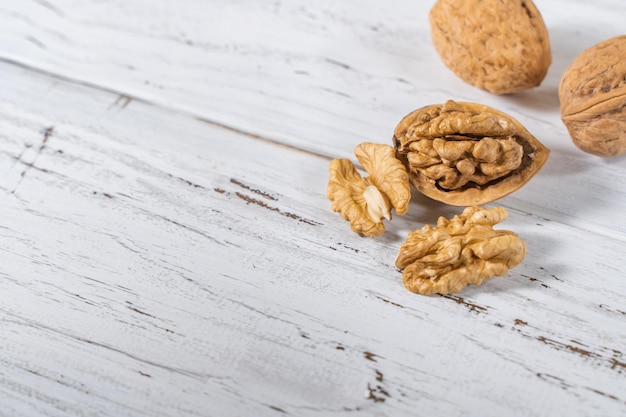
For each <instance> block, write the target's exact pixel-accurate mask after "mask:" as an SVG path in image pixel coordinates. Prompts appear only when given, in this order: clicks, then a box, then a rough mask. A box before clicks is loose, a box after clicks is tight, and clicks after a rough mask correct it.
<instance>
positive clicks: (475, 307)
mask: <svg viewBox="0 0 626 417" xmlns="http://www.w3.org/2000/svg"><path fill="white" fill-rule="evenodd" d="M439 295H440V296H441V297H443V298H447V299H448V300H452V301H454V302H456V303H457V304H461V305H464V306H465V307H467V308H468V309H469V311H471V312H475V313H477V314H480V313H485V312H486V311H487V307H483V306H480V305H478V304H474V303H470V302H468V301H465V299H464V298H463V297H459V296H457V295H451V294H439Z"/></svg>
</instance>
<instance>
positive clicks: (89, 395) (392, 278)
mask: <svg viewBox="0 0 626 417" xmlns="http://www.w3.org/2000/svg"><path fill="white" fill-rule="evenodd" d="M432 4H433V1H432V0H428V1H423V0H420V1H401V0H389V1H385V2H381V1H373V0H367V1H360V2H356V1H337V0H320V1H315V2H312V1H305V0H291V1H280V0H275V1H265V2H263V1H255V0H237V1H226V0H222V1H218V0H213V1H211V0H183V1H174V0H150V1H148V0H143V1H141V0H134V1H128V0H108V1H103V0H88V1H77V0H19V1H18V0H5V1H3V2H1V3H0V18H1V22H2V25H1V26H0V74H1V77H0V201H1V204H0V297H1V298H0V299H1V302H0V415H2V416H116V417H117V416H282V415H291V416H339V415H349V416H390V417H398V416H448V417H453V416H618V415H626V297H625V296H626V272H625V271H626V256H625V255H626V157H615V158H610V159H602V158H599V157H595V156H592V155H588V154H585V153H583V152H581V151H579V150H578V149H577V148H576V147H575V146H574V145H573V144H572V142H571V141H570V139H569V136H568V135H567V132H566V129H565V127H564V126H563V124H562V123H561V121H560V118H559V110H558V106H559V103H558V97H557V95H556V87H557V85H558V82H559V79H560V76H561V74H562V72H563V70H564V69H565V67H566V66H567V65H568V64H569V62H571V60H572V59H573V58H574V57H575V56H577V55H578V53H580V52H581V51H582V50H583V49H585V48H587V47H589V46H591V45H593V44H595V43H597V42H599V41H602V40H604V39H607V38H609V37H613V36H616V35H619V34H622V33H624V32H626V23H625V22H626V2H624V1H623V0H598V1H594V2H592V3H590V2H589V1H582V0H575V1H566V0H537V2H536V4H537V6H538V7H539V9H540V10H541V12H542V14H543V17H544V20H545V22H546V25H547V26H548V29H549V31H550V36H551V43H552V51H553V57H554V59H553V63H552V66H551V67H550V71H549V73H548V75H547V77H546V79H545V80H544V82H543V84H542V85H541V87H539V88H536V89H533V90H531V91H528V92H525V93H522V94H518V95H514V96H505V97H501V96H493V95H490V94H488V93H485V92H482V91H480V90H478V89H476V88H473V87H471V86H469V85H466V84H464V83H463V82H462V81H460V80H459V79H458V78H456V77H455V76H454V75H453V74H452V73H451V72H450V71H449V70H447V69H446V68H445V67H444V65H443V64H442V62H441V61H440V60H439V58H438V57H437V55H436V52H435V50H434V48H433V46H432V43H431V40H430V34H429V27H428V20H427V14H428V11H429V9H430V7H431V6H432ZM447 99H457V100H462V101H474V102H479V103H483V104H487V105H490V106H493V107H495V108H498V109H500V110H502V111H505V112H507V113H509V114H510V115H511V116H513V117H515V118H517V119H518V120H519V121H520V122H522V124H524V125H525V126H526V127H527V128H528V129H529V130H530V131H531V132H532V133H533V134H534V135H535V136H536V137H537V138H538V139H539V140H540V141H542V142H543V143H544V144H545V145H547V146H548V147H549V148H550V149H551V150H552V153H551V156H550V159H549V161H548V163H547V164H546V166H545V167H544V169H543V170H542V171H541V172H540V173H539V174H538V175H537V176H536V177H535V178H533V180H532V181H531V182H530V183H529V184H528V185H527V186H525V187H524V188H522V189H521V190H519V191H518V192H516V193H514V194H512V195H510V196H509V197H506V198H504V199H502V200H500V201H498V202H497V203H494V204H492V205H490V206H493V205H495V204H498V205H502V206H504V207H506V208H507V209H508V210H509V213H510V217H509V219H508V220H507V221H506V222H505V223H503V224H502V225H501V226H499V227H502V228H506V229H509V230H513V231H515V232H516V233H518V234H519V235H520V236H521V237H522V238H523V239H524V240H525V241H526V243H527V245H528V255H527V257H526V259H525V260H524V261H523V263H522V264H521V265H519V266H518V267H516V268H515V269H513V270H511V271H510V272H509V273H507V274H506V275H505V276H504V277H501V278H495V279H493V280H490V281H488V282H486V283H485V284H484V285H482V286H480V287H467V288H466V289H464V290H463V291H462V292H461V293H459V294H456V295H450V296H429V297H424V296H419V295H415V294H412V293H409V292H408V291H407V290H405V289H404V287H403V285H402V282H401V274H400V273H399V272H398V271H397V270H396V269H395V267H394V260H395V257H396V254H397V250H398V248H399V245H400V244H401V243H402V242H403V241H404V239H405V237H406V234H407V233H408V231H409V230H412V229H416V228H420V227H421V226H422V225H423V224H425V223H430V224H432V223H434V222H435V221H436V219H437V217H438V216H440V215H445V216H452V215H454V214H458V213H460V212H461V210H462V208H459V207H450V206H445V205H443V204H440V203H437V202H434V201H430V200H429V199H427V198H426V197H423V196H419V195H415V196H414V199H413V201H412V205H411V209H410V211H409V213H408V214H407V215H406V216H404V217H398V218H396V219H394V220H393V222H391V223H388V226H387V232H386V233H385V234H384V235H382V236H381V237H378V238H371V239H369V238H362V237H359V236H357V235H355V234H353V233H351V232H350V230H349V226H348V224H347V223H346V222H345V221H343V220H342V219H341V218H340V216H339V215H338V214H336V213H333V212H332V211H331V210H330V202H329V201H328V200H327V199H326V196H325V192H326V183H327V180H328V172H327V167H328V163H329V161H330V159H332V158H339V157H348V158H352V159H354V157H353V155H352V150H353V148H354V146H356V145H357V144H358V143H360V142H362V141H366V140H367V141H374V142H380V143H391V136H392V132H393V129H394V127H395V125H396V124H397V122H398V121H399V120H400V119H401V118H402V117H403V116H404V115H405V114H407V113H408V112H410V111H412V110H414V109H416V108H419V107H422V106H425V105H429V104H435V103H442V102H444V101H445V100H447ZM415 194H417V193H415Z"/></svg>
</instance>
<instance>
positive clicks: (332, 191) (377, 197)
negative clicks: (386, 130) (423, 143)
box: [327, 142, 411, 236]
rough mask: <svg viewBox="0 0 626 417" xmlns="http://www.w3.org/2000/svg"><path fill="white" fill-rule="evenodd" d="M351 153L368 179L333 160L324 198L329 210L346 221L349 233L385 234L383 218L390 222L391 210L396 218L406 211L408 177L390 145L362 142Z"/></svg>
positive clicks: (348, 163)
mask: <svg viewBox="0 0 626 417" xmlns="http://www.w3.org/2000/svg"><path fill="white" fill-rule="evenodd" d="M354 153H355V155H356V157H357V159H358V160H359V162H360V163H361V165H362V166H363V168H364V169H365V171H367V172H368V173H369V175H370V176H369V177H365V178H362V177H361V175H359V173H358V172H357V170H356V168H355V166H354V165H353V164H352V162H351V161H350V160H349V159H334V160H332V161H331V163H330V167H329V172H330V180H329V181H328V189H327V197H328V199H329V200H331V201H332V209H333V211H336V212H339V213H340V214H341V216H342V217H343V218H344V219H346V220H348V221H349V222H350V226H351V228H352V231H354V232H356V233H360V234H362V235H365V236H376V235H380V234H381V233H383V232H384V231H385V226H384V225H383V219H387V220H391V209H392V208H394V209H395V211H396V213H397V214H398V215H403V214H405V213H406V212H407V210H408V209H409V201H410V199H411V189H410V185H409V174H408V173H407V171H406V168H405V167H404V165H403V164H402V162H400V161H399V160H398V159H396V157H395V149H394V148H393V147H392V146H389V145H381V144H375V143H369V142H365V143H361V144H360V145H358V146H357V147H356V148H355V150H354Z"/></svg>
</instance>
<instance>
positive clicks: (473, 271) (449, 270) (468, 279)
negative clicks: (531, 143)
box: [396, 207, 526, 295]
mask: <svg viewBox="0 0 626 417" xmlns="http://www.w3.org/2000/svg"><path fill="white" fill-rule="evenodd" d="M507 215H508V214H507V211H506V209H505V208H504V207H494V208H491V209H485V208H482V207H467V208H466V209H465V210H464V211H463V213H462V214H461V215H458V216H454V217H453V218H452V219H451V220H448V219H446V218H445V217H439V220H438V221H437V226H435V227H431V226H430V225H425V226H424V227H423V228H422V229H421V230H414V231H412V232H410V233H409V235H408V237H407V239H406V242H405V243H404V244H402V246H401V247H400V251H399V252H398V257H397V259H396V267H397V268H398V269H400V270H401V271H402V281H403V283H404V286H405V287H406V288H407V289H408V290H409V291H411V292H416V293H419V294H424V295H428V294H435V293H439V294H449V293H454V292H458V291H460V290H461V289H463V287H465V286H466V285H468V284H475V285H480V284H481V283H482V282H483V281H484V280H485V279H487V278H492V277H494V276H501V275H504V274H505V273H506V272H507V271H508V270H509V269H511V268H513V267H514V266H516V265H517V264H519V263H520V262H521V261H522V259H524V256H525V255H526V244H525V243H524V241H523V240H522V239H520V238H519V237H518V236H517V235H516V234H515V233H513V232H510V231H508V230H493V226H494V225H495V224H497V223H499V222H501V221H503V220H504V219H506V218H507Z"/></svg>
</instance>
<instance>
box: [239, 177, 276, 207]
mask: <svg viewBox="0 0 626 417" xmlns="http://www.w3.org/2000/svg"><path fill="white" fill-rule="evenodd" d="M230 182H231V183H232V184H235V185H237V186H239V187H241V188H243V189H244V190H248V191H250V192H252V193H254V194H258V195H260V196H261V197H264V198H267V199H268V200H272V201H278V198H276V197H274V196H273V195H271V194H270V193H267V192H265V191H261V190H258V189H255V188H252V187H250V186H249V185H246V184H244V183H243V182H241V181H239V180H237V179H235V178H231V179H230Z"/></svg>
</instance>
